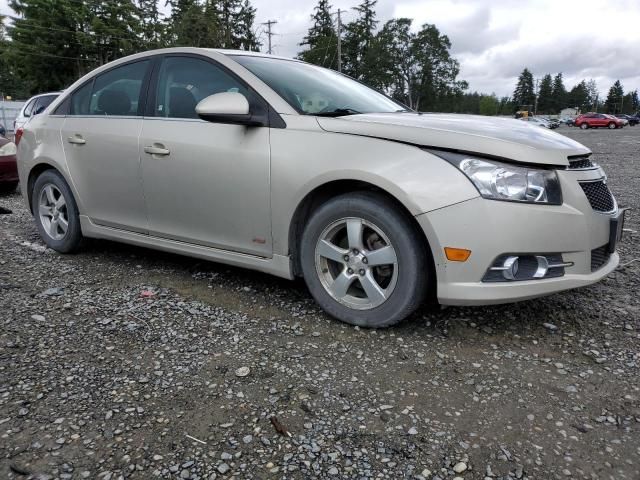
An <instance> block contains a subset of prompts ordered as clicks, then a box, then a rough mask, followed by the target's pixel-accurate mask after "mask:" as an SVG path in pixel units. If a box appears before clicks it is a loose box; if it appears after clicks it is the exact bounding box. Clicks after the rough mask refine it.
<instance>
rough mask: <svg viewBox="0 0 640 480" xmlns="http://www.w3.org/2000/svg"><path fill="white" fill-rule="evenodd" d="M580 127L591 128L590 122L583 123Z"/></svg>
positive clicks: (583, 128)
mask: <svg viewBox="0 0 640 480" xmlns="http://www.w3.org/2000/svg"><path fill="white" fill-rule="evenodd" d="M580 128H581V129H582V130H586V129H587V128H589V124H588V123H587V122H584V123H581V124H580Z"/></svg>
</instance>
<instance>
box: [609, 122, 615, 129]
mask: <svg viewBox="0 0 640 480" xmlns="http://www.w3.org/2000/svg"><path fill="white" fill-rule="evenodd" d="M607 127H609V130H613V129H614V128H616V124H615V123H613V122H609V124H608V125H607Z"/></svg>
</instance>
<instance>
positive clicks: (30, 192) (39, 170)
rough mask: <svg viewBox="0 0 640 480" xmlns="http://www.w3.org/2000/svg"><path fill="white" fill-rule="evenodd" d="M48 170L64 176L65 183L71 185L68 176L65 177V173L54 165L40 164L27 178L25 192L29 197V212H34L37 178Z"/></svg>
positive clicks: (33, 168) (30, 171)
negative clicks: (34, 192)
mask: <svg viewBox="0 0 640 480" xmlns="http://www.w3.org/2000/svg"><path fill="white" fill-rule="evenodd" d="M47 170H55V171H56V172H58V173H59V174H60V175H62V177H63V178H64V179H65V181H66V182H67V184H68V183H69V180H67V178H66V176H65V175H64V173H62V172H61V171H60V170H59V169H57V168H56V167H55V166H54V165H51V164H50V163H46V162H40V163H38V164H36V165H34V166H33V167H32V168H31V170H29V176H28V177H27V178H28V180H27V191H26V192H25V196H26V197H27V201H28V202H29V211H33V204H32V202H33V198H32V197H33V186H34V185H35V183H36V180H37V178H38V177H39V176H40V175H42V173H43V172H45V171H47Z"/></svg>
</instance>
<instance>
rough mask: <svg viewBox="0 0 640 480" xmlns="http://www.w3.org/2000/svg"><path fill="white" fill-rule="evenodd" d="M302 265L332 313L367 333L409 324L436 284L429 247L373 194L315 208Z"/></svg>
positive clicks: (302, 247) (408, 222)
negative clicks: (406, 320)
mask: <svg viewBox="0 0 640 480" xmlns="http://www.w3.org/2000/svg"><path fill="white" fill-rule="evenodd" d="M389 248H390V250H389ZM354 249H357V251H358V253H356V251H355V250H354ZM376 251H378V252H379V253H377V254H376V253H374V252H376ZM382 252H384V253H382ZM374 256H375V258H376V265H372V263H373V260H370V259H371V258H374ZM393 261H395V262H394V263H391V262H393ZM378 262H379V263H378ZM300 263H301V266H302V273H303V275H304V279H305V282H306V284H307V286H308V288H309V291H310V292H311V295H313V298H315V300H316V302H318V304H319V305H320V306H321V307H322V308H323V309H324V310H325V311H326V312H327V313H328V314H329V315H331V316H333V317H334V318H336V319H338V320H341V321H343V322H346V323H349V324H351V325H358V326H361V327H368V328H381V327H388V326H391V325H394V324H396V323H398V322H400V321H402V320H403V319H405V318H406V317H407V316H408V315H410V314H411V313H412V312H414V311H415V310H416V309H417V308H418V307H419V306H420V304H421V303H422V302H423V300H424V299H425V295H426V294H427V292H428V291H429V290H430V287H431V285H432V284H434V283H433V281H434V280H435V279H434V278H433V277H434V274H433V273H431V272H432V271H433V269H432V267H431V265H432V260H431V253H430V251H429V247H428V245H426V243H425V241H424V239H423V238H422V237H421V235H420V234H419V232H418V231H417V229H416V227H415V225H413V224H412V223H411V219H410V218H408V217H407V216H406V215H405V214H404V213H403V212H400V211H398V206H397V205H396V204H395V203H394V202H392V201H391V200H388V199H387V198H385V197H383V196H381V195H378V194H375V193H372V192H357V193H350V194H345V195H340V196H338V197H335V198H333V199H331V200H329V201H327V202H326V203H324V204H323V205H321V206H320V207H319V208H318V209H316V210H315V211H314V212H313V213H312V215H311V216H310V218H309V220H308V222H307V224H306V225H305V228H304V232H303V234H302V239H301V245H300ZM345 285H346V287H345ZM340 286H343V287H344V288H339V287H340ZM365 286H366V287H365ZM331 289H333V290H334V293H330V290H331ZM343 292H344V293H343Z"/></svg>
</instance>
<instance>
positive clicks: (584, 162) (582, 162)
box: [569, 157, 595, 170]
mask: <svg viewBox="0 0 640 480" xmlns="http://www.w3.org/2000/svg"><path fill="white" fill-rule="evenodd" d="M592 167H595V164H594V163H593V162H592V161H591V160H590V159H589V158H587V157H583V158H576V159H571V160H569V170H580V169H583V168H592Z"/></svg>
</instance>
